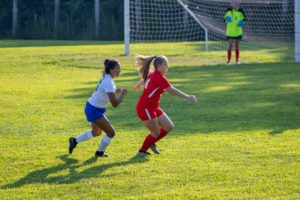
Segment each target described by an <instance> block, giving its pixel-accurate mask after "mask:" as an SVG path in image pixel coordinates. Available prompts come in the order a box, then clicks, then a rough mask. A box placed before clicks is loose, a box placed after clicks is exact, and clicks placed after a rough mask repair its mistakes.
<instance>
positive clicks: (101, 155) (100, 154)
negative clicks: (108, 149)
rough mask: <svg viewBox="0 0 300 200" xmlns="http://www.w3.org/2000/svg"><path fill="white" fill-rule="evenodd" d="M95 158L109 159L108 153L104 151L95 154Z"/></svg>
mask: <svg viewBox="0 0 300 200" xmlns="http://www.w3.org/2000/svg"><path fill="white" fill-rule="evenodd" d="M95 157H96V158H97V157H101V158H104V157H109V156H108V155H107V154H106V153H104V152H103V151H96V153H95Z"/></svg>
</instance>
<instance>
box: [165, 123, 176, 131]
mask: <svg viewBox="0 0 300 200" xmlns="http://www.w3.org/2000/svg"><path fill="white" fill-rule="evenodd" d="M173 128H174V125H173V124H170V125H169V126H168V127H166V128H165V131H167V132H170V131H172V130H173Z"/></svg>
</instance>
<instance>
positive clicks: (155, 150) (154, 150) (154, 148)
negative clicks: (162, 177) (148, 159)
mask: <svg viewBox="0 0 300 200" xmlns="http://www.w3.org/2000/svg"><path fill="white" fill-rule="evenodd" d="M150 148H151V150H152V151H153V152H154V153H156V154H160V152H159V150H158V149H157V147H156V145H155V143H154V144H152V145H151V147H150Z"/></svg>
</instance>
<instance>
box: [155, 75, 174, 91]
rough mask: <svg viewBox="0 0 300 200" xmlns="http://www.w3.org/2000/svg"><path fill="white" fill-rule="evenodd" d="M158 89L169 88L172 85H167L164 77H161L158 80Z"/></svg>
mask: <svg viewBox="0 0 300 200" xmlns="http://www.w3.org/2000/svg"><path fill="white" fill-rule="evenodd" d="M158 85H159V87H160V88H161V89H166V88H168V87H171V86H172V85H171V84H170V83H169V81H168V79H167V78H166V77H164V76H162V77H161V78H160V80H159V83H158Z"/></svg>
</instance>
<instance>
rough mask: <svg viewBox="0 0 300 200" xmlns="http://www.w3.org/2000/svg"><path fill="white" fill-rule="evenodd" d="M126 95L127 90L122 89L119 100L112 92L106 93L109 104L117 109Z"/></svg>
mask: <svg viewBox="0 0 300 200" xmlns="http://www.w3.org/2000/svg"><path fill="white" fill-rule="evenodd" d="M126 94H127V89H126V88H122V91H121V94H120V96H119V98H117V97H116V95H115V93H114V92H109V93H107V95H108V97H109V100H110V103H111V105H112V106H113V107H117V106H118V105H119V104H120V103H121V102H122V100H123V98H124V96H125V95H126Z"/></svg>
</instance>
